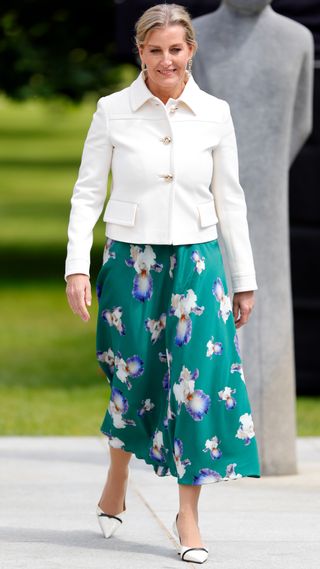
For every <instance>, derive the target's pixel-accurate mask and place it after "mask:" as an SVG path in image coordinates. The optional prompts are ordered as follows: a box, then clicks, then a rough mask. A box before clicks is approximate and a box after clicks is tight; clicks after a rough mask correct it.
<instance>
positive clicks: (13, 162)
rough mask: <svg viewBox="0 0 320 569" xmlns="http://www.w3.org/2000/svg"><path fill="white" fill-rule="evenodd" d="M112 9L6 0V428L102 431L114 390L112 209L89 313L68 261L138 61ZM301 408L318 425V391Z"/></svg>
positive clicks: (302, 418) (0, 133)
mask: <svg viewBox="0 0 320 569" xmlns="http://www.w3.org/2000/svg"><path fill="white" fill-rule="evenodd" d="M17 6H18V7H17ZM113 11H114V3H113V2H112V1H111V0H95V10H90V11H88V10H87V7H86V5H84V6H81V5H79V3H78V2H77V3H76V2H73V1H71V2H70V4H69V5H66V6H64V7H63V8H61V7H56V6H55V5H54V4H53V5H52V4H46V5H44V4H43V3H41V2H40V0H29V2H28V3H20V4H19V3H12V2H9V1H7V0H4V1H3V3H2V5H1V8H0V33H1V37H2V40H1V42H0V56H1V64H2V67H1V91H0V149H1V150H0V176H1V184H0V193H1V207H0V266H1V280H0V301H1V327H0V335H1V337H0V361H1V368H0V401H1V413H0V435H97V434H99V427H100V424H101V422H102V420H103V417H104V414H105V411H106V407H107V404H108V401H109V397H110V391H109V386H108V383H107V381H106V379H105V377H104V375H103V373H102V371H101V369H100V367H99V365H98V363H97V360H96V349H95V327H96V315H97V299H96V293H95V282H96V276H97V274H98V271H99V268H100V264H101V261H102V248H103V244H104V238H105V236H104V231H105V224H104V222H103V221H102V219H99V221H98V223H97V224H96V227H95V229H94V244H93V247H92V251H91V269H90V272H91V287H92V298H93V302H92V305H91V307H89V309H88V310H89V312H90V315H91V318H90V320H89V321H88V322H83V321H82V320H81V318H80V317H79V316H78V315H75V314H73V312H72V310H71V309H70V307H69V305H68V301H67V297H66V294H65V287H66V283H65V281H64V268H65V257H66V248H67V225H68V218H69V213H70V199H71V195H72V189H73V186H74V184H75V181H76V179H77V174H78V169H79V166H80V160H81V153H82V148H83V143H84V140H85V137H86V134H87V130H88V128H89V125H90V122H91V119H92V115H93V113H94V111H95V109H96V102H97V99H98V98H99V97H100V96H103V95H105V94H108V93H109V92H113V91H116V90H119V89H121V88H123V87H125V86H127V85H129V84H130V83H131V82H132V80H133V79H134V78H135V77H136V76H137V73H138V71H139V70H138V69H137V67H136V66H135V65H133V64H128V63H119V62H118V61H117V56H116V53H115V52H116V50H115V42H114V23H113ZM132 46H133V43H132ZM109 182H110V179H109ZM107 199H108V196H107ZM296 409H297V432H298V435H300V436H303V435H320V413H319V409H320V398H319V397H318V398H315V397H312V398H311V397H310V398H308V397H298V398H297V406H296Z"/></svg>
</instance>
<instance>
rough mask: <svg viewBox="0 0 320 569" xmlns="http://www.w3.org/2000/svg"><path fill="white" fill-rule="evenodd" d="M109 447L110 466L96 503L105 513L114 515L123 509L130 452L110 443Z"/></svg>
mask: <svg viewBox="0 0 320 569" xmlns="http://www.w3.org/2000/svg"><path fill="white" fill-rule="evenodd" d="M109 449H110V466H109V470H108V476H107V480H106V483H105V486H104V489H103V492H102V495H101V498H100V501H99V503H98V504H99V506H100V508H101V509H102V510H103V511H104V512H105V513H106V514H110V515H112V516H115V515H117V514H119V513H120V512H122V511H123V504H124V499H125V495H126V490H127V482H128V474H129V468H128V466H129V462H130V459H131V456H132V453H131V452H127V451H125V450H122V449H119V448H114V447H112V446H110V445H109Z"/></svg>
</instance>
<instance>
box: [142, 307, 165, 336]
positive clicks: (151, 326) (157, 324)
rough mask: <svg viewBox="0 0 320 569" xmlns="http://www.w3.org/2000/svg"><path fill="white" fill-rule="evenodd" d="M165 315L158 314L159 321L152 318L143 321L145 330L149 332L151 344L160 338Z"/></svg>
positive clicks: (163, 327) (163, 313)
mask: <svg viewBox="0 0 320 569" xmlns="http://www.w3.org/2000/svg"><path fill="white" fill-rule="evenodd" d="M166 320H167V315H166V313H165V312H162V314H160V318H159V320H153V319H152V318H146V319H145V321H144V326H145V329H146V330H147V331H149V332H151V343H152V344H155V343H156V341H157V340H159V338H160V336H161V332H162V330H164V329H165V327H166Z"/></svg>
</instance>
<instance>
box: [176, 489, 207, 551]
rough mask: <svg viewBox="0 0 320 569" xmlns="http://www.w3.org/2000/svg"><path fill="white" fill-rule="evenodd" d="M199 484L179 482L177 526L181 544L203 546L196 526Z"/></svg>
mask: <svg viewBox="0 0 320 569" xmlns="http://www.w3.org/2000/svg"><path fill="white" fill-rule="evenodd" d="M200 491H201V484H199V485H191V484H179V502H180V507H179V515H178V520H177V528H178V532H179V534H180V538H181V543H182V545H190V546H191V547H203V546H204V543H203V542H202V539H201V535H200V531H199V527H198V501H199V496H200Z"/></svg>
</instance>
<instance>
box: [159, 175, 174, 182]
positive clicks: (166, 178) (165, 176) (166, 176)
mask: <svg viewBox="0 0 320 569" xmlns="http://www.w3.org/2000/svg"><path fill="white" fill-rule="evenodd" d="M160 177H161V178H164V179H165V180H166V181H167V182H170V181H171V180H172V179H173V175H172V174H160Z"/></svg>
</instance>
